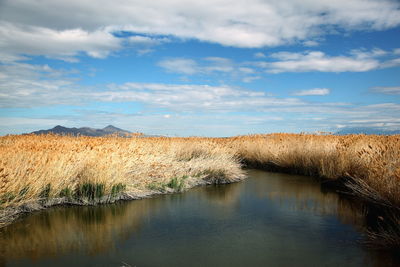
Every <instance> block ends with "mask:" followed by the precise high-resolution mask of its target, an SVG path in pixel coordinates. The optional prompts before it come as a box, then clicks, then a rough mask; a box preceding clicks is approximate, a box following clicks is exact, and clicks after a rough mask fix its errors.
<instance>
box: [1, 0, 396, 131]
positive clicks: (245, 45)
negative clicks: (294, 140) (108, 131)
mask: <svg viewBox="0 0 400 267" xmlns="http://www.w3.org/2000/svg"><path fill="white" fill-rule="evenodd" d="M399 96H400V3H399V2H398V1H390V0H368V1H367V0H347V1H327V0H326V1H325V0H319V1H317V0H304V1H300V0H292V1H273V0H271V1H266V0H265V1H261V0H246V1H245V0H236V1H231V0H215V1H192V0H186V1H182V0H173V1H172V0H170V1H168V0H165V1H158V0H155V1H151V2H149V3H148V1H136V0H134V1H123V0H120V1H105V0H99V1H75V0H71V1H54V0H43V1H28V2H27V1H23V0H14V1H7V0H6V1H1V2H0V135H4V134H10V133H16V134H19V133H24V132H31V131H34V130H38V129H47V128H51V127H54V126H55V125H58V124H59V125H63V126H67V127H83V126H89V127H95V128H102V127H105V126H107V125H109V124H113V125H115V126H117V127H120V128H123V129H127V130H131V131H139V132H144V133H147V134H162V135H171V136H175V135H178V136H190V135H200V136H231V135H238V134H250V133H269V132H304V131H305V132H314V131H333V132H335V131H338V130H340V129H343V128H346V127H372V128H380V129H382V130H399V129H400V116H399V115H398V114H399V112H400V98H399Z"/></svg>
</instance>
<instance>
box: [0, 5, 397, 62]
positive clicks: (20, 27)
mask: <svg viewBox="0 0 400 267" xmlns="http://www.w3.org/2000/svg"><path fill="white" fill-rule="evenodd" d="M227 6H229V12H226V7H227ZM0 18H1V21H0V39H1V40H2V42H1V45H0V49H1V50H2V51H3V52H7V53H23V54H30V53H32V54H44V55H47V54H49V55H51V56H55V55H57V56H61V57H63V56H67V57H69V56H71V55H75V54H76V53H78V52H84V53H87V54H88V55H89V56H92V57H100V58H101V57H105V56H107V55H108V54H110V53H111V52H112V51H115V50H118V49H120V47H121V45H126V44H124V40H122V38H118V37H116V36H115V35H114V34H113V33H115V32H120V31H127V32H133V33H138V34H144V35H147V36H148V37H147V38H152V37H154V36H160V35H161V36H175V37H177V38H182V39H196V40H200V41H206V42H211V43H217V44H221V45H224V46H234V47H246V48H256V47H258V48H259V47H265V46H278V45H284V44H292V43H296V42H300V43H301V42H303V43H304V44H305V45H307V46H314V45H317V42H316V41H315V40H314V39H315V38H317V37H319V36H323V35H325V34H326V33H336V32H337V31H354V30H369V31H370V30H384V29H389V28H393V27H396V26H398V25H400V3H399V2H398V1H394V0H393V1H392V0H369V1H364V0H351V1H342V0H340V1H331V0H301V1H300V0H291V1H274V0H269V1H261V0H236V1H229V0H214V1H197V0H174V1H159V0H158V1H150V2H149V1H139V0H133V1H122V0H118V1H112V2H110V1H107V0H87V1H81V0H70V1H54V0H42V1H40V2H38V1H25V0H12V1H11V0H5V1H1V2H0ZM133 41H134V40H133ZM309 56H310V57H314V58H315V57H316V58H317V59H318V58H320V57H321V55H318V54H311V55H309ZM338 60H339V59H338ZM338 63H344V64H352V62H347V61H343V60H342V61H340V60H339V62H338ZM281 67H282V66H277V69H279V68H281ZM370 67H371V65H367V66H366V68H370ZM321 68H323V66H321Z"/></svg>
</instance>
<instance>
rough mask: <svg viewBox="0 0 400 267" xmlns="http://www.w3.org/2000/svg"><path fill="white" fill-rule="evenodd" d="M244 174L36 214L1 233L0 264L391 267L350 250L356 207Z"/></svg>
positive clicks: (278, 179) (380, 257) (359, 225)
mask: <svg viewBox="0 0 400 267" xmlns="http://www.w3.org/2000/svg"><path fill="white" fill-rule="evenodd" d="M249 176H250V177H251V178H250V179H248V180H246V181H244V182H241V183H237V184H231V185H221V186H208V187H199V188H196V189H192V190H191V191H189V192H186V193H184V194H175V195H165V196H159V197H156V198H152V199H145V200H140V201H131V202H125V203H118V204H113V205H106V206H98V207H59V208H53V209H49V210H46V211H43V212H38V213H35V214H33V215H30V216H27V217H26V218H23V219H21V220H20V221H18V222H16V223H14V224H12V225H10V226H8V227H6V228H3V229H1V230H0V266H8V265H10V266H18V265H21V266H23V265H27V264H29V265H35V264H37V265H40V266H46V265H47V266H52V265H54V264H55V263H57V265H58V266H62V263H61V262H64V263H65V264H64V266H70V265H72V264H74V265H77V266H79V265H85V266H98V265H104V266H118V265H119V266H120V265H121V262H122V260H123V261H124V262H127V263H129V264H130V265H132V266H134V265H137V266H160V265H170V266H187V265H188V263H189V262H190V265H193V266H216V265H218V266H243V265H252V266H260V265H268V264H272V265H281V266H285V265H293V264H296V265H297V266H301V265H303V266H309V265H315V266H318V265H321V264H322V265H326V266H336V265H339V264H346V265H354V266H359V265H373V266H380V265H382V266H383V265H389V263H392V264H394V263H395V262H396V261H395V260H394V259H393V255H391V254H385V253H383V252H371V251H366V250H365V249H364V248H362V247H361V246H360V244H359V243H357V241H358V240H359V239H360V237H361V235H360V232H361V231H362V230H363V228H364V219H363V216H362V212H361V210H362V209H361V208H360V207H359V206H357V205H355V204H352V203H350V202H349V201H347V200H346V199H343V198H340V197H339V196H338V195H337V194H335V193H333V192H329V191H328V192H327V191H321V187H320V185H319V184H318V183H316V182H315V181H313V180H312V179H310V178H309V177H302V176H293V175H285V174H276V173H266V172H263V171H255V170H251V171H249ZM215 251H218V253H215ZM205 255H206V256H205ZM327 259H329V260H327Z"/></svg>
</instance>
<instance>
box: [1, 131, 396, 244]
mask: <svg viewBox="0 0 400 267" xmlns="http://www.w3.org/2000/svg"><path fill="white" fill-rule="evenodd" d="M399 141H400V135H393V136H377V135H346V136H335V135H312V134H269V135H247V136H237V137H231V138H200V137H191V138H166V137H149V138H143V137H137V136H136V137H135V136H134V137H130V138H124V137H117V136H109V137H84V136H80V137H73V136H56V135H40V136H36V135H10V136H4V137H0V223H7V222H9V221H11V220H12V219H13V218H15V215H17V214H18V213H19V212H24V211H29V210H30V209H32V208H31V207H32V203H35V204H36V205H39V207H40V208H43V207H47V206H51V205H53V204H62V203H73V204H96V203H104V202H112V201H114V200H116V199H120V198H125V199H129V198H131V199H132V198H139V197H142V196H148V195H152V194H157V193H169V192H177V191H183V190H186V189H188V188H190V187H193V186H196V185H200V184H211V183H229V182H234V181H239V180H241V179H243V178H244V177H245V171H244V170H243V168H242V167H243V166H247V167H257V168H265V169H269V170H274V171H285V172H292V173H298V174H305V175H309V176H313V177H318V178H321V179H322V180H323V181H334V182H337V184H340V185H341V186H342V189H343V190H345V191H346V192H347V193H348V194H351V195H353V196H354V197H357V198H358V199H361V200H363V201H366V202H368V203H370V204H372V205H375V206H378V207H385V208H387V209H389V210H390V211H393V212H395V213H396V212H397V213H398V212H399V211H400V142H399ZM393 212H391V213H393ZM10 214H11V215H10ZM396 227H397V228H396ZM393 229H397V230H393ZM390 231H392V232H393V231H398V232H400V226H398V225H395V226H394V228H393V227H391V230H390ZM377 236H378V235H376V236H375V237H376V238H377ZM391 243H396V242H392V241H391ZM399 244H400V240H399V241H398V242H397V245H399Z"/></svg>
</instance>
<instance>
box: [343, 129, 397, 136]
mask: <svg viewBox="0 0 400 267" xmlns="http://www.w3.org/2000/svg"><path fill="white" fill-rule="evenodd" d="M336 134H338V135H345V134H377V135H393V134H400V130H385V129H381V128H373V127H346V128H343V129H341V130H339V131H338V132H336Z"/></svg>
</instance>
